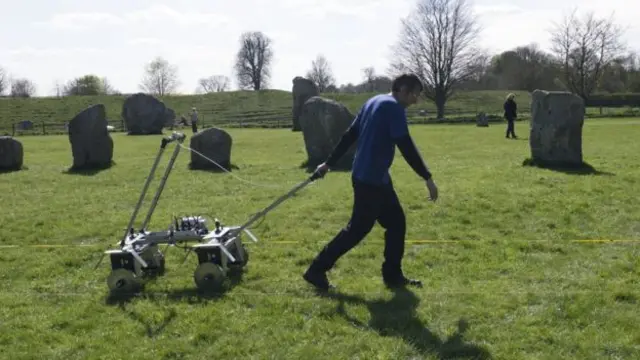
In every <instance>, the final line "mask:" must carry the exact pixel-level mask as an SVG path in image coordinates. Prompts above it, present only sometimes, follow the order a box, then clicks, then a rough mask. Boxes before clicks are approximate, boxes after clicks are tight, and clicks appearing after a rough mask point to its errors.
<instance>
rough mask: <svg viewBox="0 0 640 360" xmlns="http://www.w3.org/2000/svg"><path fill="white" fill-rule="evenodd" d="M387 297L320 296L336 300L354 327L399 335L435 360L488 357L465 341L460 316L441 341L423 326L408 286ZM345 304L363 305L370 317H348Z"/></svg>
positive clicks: (382, 333) (339, 294) (478, 348)
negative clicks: (450, 332)
mask: <svg viewBox="0 0 640 360" xmlns="http://www.w3.org/2000/svg"><path fill="white" fill-rule="evenodd" d="M393 291H394V295H393V298H392V299H391V300H374V301H370V300H365V299H363V298H361V297H359V296H355V295H346V294H342V293H339V292H338V293H328V294H325V295H323V296H324V297H328V298H332V299H334V300H338V308H337V312H338V314H340V315H341V316H342V317H344V318H345V319H346V320H347V321H349V322H350V323H351V324H353V325H354V326H356V327H359V328H363V329H371V330H374V331H376V332H377V333H379V334H380V335H381V336H393V337H398V338H401V339H402V340H403V341H405V342H406V343H407V344H410V345H411V346H413V347H414V348H415V349H416V350H418V351H419V352H421V353H423V354H433V355H436V356H437V357H438V359H462V358H468V359H478V360H479V359H491V358H492V356H491V354H490V353H489V351H488V350H486V349H485V348H483V347H481V346H478V345H474V344H471V343H467V342H465V341H464V339H463V334H464V333H465V332H466V330H467V329H468V324H467V323H466V321H465V320H464V319H461V320H460V321H459V322H458V331H457V332H456V333H454V334H453V335H451V336H450V337H449V338H448V339H446V340H442V339H440V338H439V337H438V336H437V335H436V334H434V333H432V332H431V331H430V330H429V329H427V328H426V327H425V326H424V324H423V323H422V321H420V319H419V318H418V317H417V316H416V308H417V307H418V304H419V302H420V299H418V297H417V296H416V295H415V294H414V293H413V292H412V291H411V290H409V289H406V288H400V289H395V290H393ZM345 303H351V304H357V305H366V306H367V308H368V309H369V312H370V313H371V320H370V321H369V323H368V324H364V323H362V322H361V321H359V320H358V319H356V318H353V317H351V316H350V315H349V314H347V313H346V311H345V309H344V305H345Z"/></svg>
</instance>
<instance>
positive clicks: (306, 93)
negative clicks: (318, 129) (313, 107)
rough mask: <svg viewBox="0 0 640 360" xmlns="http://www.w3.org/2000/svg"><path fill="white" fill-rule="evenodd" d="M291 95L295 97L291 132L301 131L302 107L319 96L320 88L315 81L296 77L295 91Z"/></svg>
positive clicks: (294, 80) (294, 79) (294, 81)
mask: <svg viewBox="0 0 640 360" xmlns="http://www.w3.org/2000/svg"><path fill="white" fill-rule="evenodd" d="M291 93H292V95H293V128H292V129H291V130H292V131H301V130H302V128H301V127H300V113H301V112H302V106H303V105H304V103H305V101H307V100H309V99H310V98H311V97H313V96H317V95H319V92H318V88H317V87H316V85H315V84H314V83H313V81H311V80H309V79H306V78H303V77H301V76H296V77H295V78H293V89H292V90H291Z"/></svg>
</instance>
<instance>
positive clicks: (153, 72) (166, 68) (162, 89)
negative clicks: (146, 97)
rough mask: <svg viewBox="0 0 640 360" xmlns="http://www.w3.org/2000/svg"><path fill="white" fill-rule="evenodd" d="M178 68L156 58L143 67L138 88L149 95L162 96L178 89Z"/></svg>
mask: <svg viewBox="0 0 640 360" xmlns="http://www.w3.org/2000/svg"><path fill="white" fill-rule="evenodd" d="M178 84H179V81H178V68H177V67H176V66H174V65H171V64H169V62H168V61H167V60H165V59H163V58H162V57H160V56H158V57H156V58H155V59H154V60H153V61H151V62H150V63H149V64H147V66H146V67H145V74H144V77H143V79H142V83H141V84H140V88H141V89H142V90H143V91H145V92H147V93H150V94H153V95H158V96H164V95H168V94H171V93H173V92H174V91H175V90H176V88H177V87H178Z"/></svg>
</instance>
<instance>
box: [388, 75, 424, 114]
mask: <svg viewBox="0 0 640 360" xmlns="http://www.w3.org/2000/svg"><path fill="white" fill-rule="evenodd" d="M423 89H424V88H423V86H422V81H420V78H419V77H418V76H416V75H414V74H402V75H400V76H398V77H396V78H395V79H394V80H393V83H391V93H392V94H393V97H395V98H396V100H398V102H399V103H400V104H402V106H404V107H408V106H411V105H413V104H415V103H416V102H418V98H419V97H420V94H421V93H422V90H423Z"/></svg>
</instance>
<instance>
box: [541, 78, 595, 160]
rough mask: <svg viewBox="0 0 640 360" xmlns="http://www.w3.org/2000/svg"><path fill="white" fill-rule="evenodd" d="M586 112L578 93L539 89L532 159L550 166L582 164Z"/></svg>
mask: <svg viewBox="0 0 640 360" xmlns="http://www.w3.org/2000/svg"><path fill="white" fill-rule="evenodd" d="M584 114H585V105H584V100H583V99H582V98H581V97H580V96H578V95H575V94H572V93H570V92H561V91H543V90H535V91H534V92H533V94H532V95H531V128H530V135H529V146H530V147H531V157H532V160H533V161H534V162H535V163H538V164H547V165H581V164H582V161H583V160H582V126H583V124H584Z"/></svg>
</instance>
